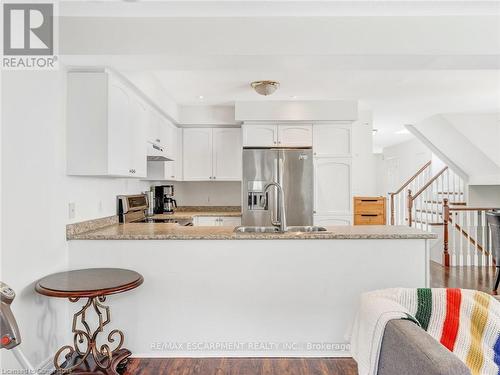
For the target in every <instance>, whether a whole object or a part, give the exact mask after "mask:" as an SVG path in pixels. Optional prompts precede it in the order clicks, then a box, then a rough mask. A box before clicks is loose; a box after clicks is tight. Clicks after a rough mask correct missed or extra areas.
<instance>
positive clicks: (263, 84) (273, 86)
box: [250, 81, 280, 96]
mask: <svg viewBox="0 0 500 375" xmlns="http://www.w3.org/2000/svg"><path fill="white" fill-rule="evenodd" d="M250 85H251V86H252V88H253V89H254V90H255V91H256V92H257V94H260V95H266V96H267V95H271V94H272V93H273V92H275V91H276V90H277V89H278V87H280V83H279V82H277V81H254V82H252V83H251V84H250Z"/></svg>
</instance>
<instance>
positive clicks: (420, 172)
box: [389, 160, 432, 225]
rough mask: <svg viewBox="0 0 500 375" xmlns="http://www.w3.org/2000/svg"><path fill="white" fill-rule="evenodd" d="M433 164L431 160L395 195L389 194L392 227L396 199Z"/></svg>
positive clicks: (394, 193)
mask: <svg viewBox="0 0 500 375" xmlns="http://www.w3.org/2000/svg"><path fill="white" fill-rule="evenodd" d="M431 164H432V160H429V161H428V162H427V163H425V164H424V165H423V166H422V168H420V169H419V170H418V171H417V173H415V174H414V175H413V176H411V177H410V178H409V179H408V180H407V181H406V182H405V183H403V185H401V187H400V188H399V189H398V190H396V191H395V192H393V193H389V199H390V205H391V211H390V212H391V225H394V214H395V211H394V197H395V196H396V195H398V194H400V193H401V192H402V191H403V190H404V189H406V187H407V186H408V185H410V184H411V183H412V182H413V181H415V179H416V178H418V176H420V175H421V174H422V173H423V172H424V171H425V170H426V169H427V168H428V167H429V166H430V165H431Z"/></svg>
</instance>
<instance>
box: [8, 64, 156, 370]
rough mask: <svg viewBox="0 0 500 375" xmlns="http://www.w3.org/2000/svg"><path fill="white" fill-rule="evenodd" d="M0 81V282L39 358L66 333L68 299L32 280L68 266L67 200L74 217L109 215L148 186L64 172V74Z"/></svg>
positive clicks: (28, 348)
mask: <svg viewBox="0 0 500 375" xmlns="http://www.w3.org/2000/svg"><path fill="white" fill-rule="evenodd" d="M2 78H3V80H2V81H3V82H2V109H3V111H2V203H3V206H2V232H3V236H2V252H1V262H0V263H1V267H0V268H1V279H2V281H4V282H6V283H8V284H10V285H11V286H12V287H13V288H14V289H15V290H16V292H17V298H16V300H15V301H14V304H13V311H14V313H15V314H16V315H17V319H18V323H19V325H20V329H21V333H22V335H23V343H22V347H23V349H24V351H25V353H26V354H27V356H28V358H29V359H30V360H31V361H32V362H34V363H39V362H40V361H42V360H43V359H46V358H47V357H48V356H49V355H51V354H52V355H53V354H54V353H55V351H56V350H57V349H58V348H59V346H62V344H63V343H66V342H67V339H68V338H69V337H68V336H67V334H68V333H69V332H70V330H71V329H70V325H69V321H68V308H70V306H69V305H70V304H69V302H68V301H66V300H55V299H49V298H46V297H42V296H38V295H36V294H35V292H34V291H33V287H34V284H33V283H34V282H35V281H36V280H37V279H39V278H40V277H43V276H45V275H47V274H50V273H53V272H58V271H62V270H65V269H66V268H67V266H68V249H67V242H66V240H65V225H66V224H67V223H68V222H69V221H70V220H69V219H68V202H75V204H76V218H75V220H74V221H80V220H84V219H91V218H96V217H102V216H108V215H113V214H115V213H116V207H115V196H116V195H117V194H122V193H137V192H139V191H141V190H144V189H146V188H147V187H148V184H147V183H145V182H140V181H133V180H124V179H108V178H87V177H67V176H66V175H65V165H66V161H65V121H64V103H65V73H64V72H63V71H59V72H40V71H33V72H22V71H18V72H12V71H11V72H3V77H2ZM89 152H92V150H89ZM71 308H72V309H74V308H75V306H71ZM0 353H1V356H2V362H3V365H2V366H3V368H12V367H15V366H17V365H16V362H15V361H14V359H13V357H12V354H11V353H8V352H6V351H3V350H2V351H1V352H0Z"/></svg>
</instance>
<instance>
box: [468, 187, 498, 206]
mask: <svg viewBox="0 0 500 375" xmlns="http://www.w3.org/2000/svg"><path fill="white" fill-rule="evenodd" d="M467 205H468V206H470V207H487V208H488V207H491V208H500V185H470V186H469V200H468V202H467Z"/></svg>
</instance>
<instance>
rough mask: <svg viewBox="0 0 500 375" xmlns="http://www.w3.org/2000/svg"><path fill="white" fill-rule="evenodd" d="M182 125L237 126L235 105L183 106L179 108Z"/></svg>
mask: <svg viewBox="0 0 500 375" xmlns="http://www.w3.org/2000/svg"><path fill="white" fill-rule="evenodd" d="M179 122H180V123H181V124H182V125H214V126H217V125H235V124H240V122H239V121H236V120H235V119H234V106H233V105H183V106H179Z"/></svg>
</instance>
